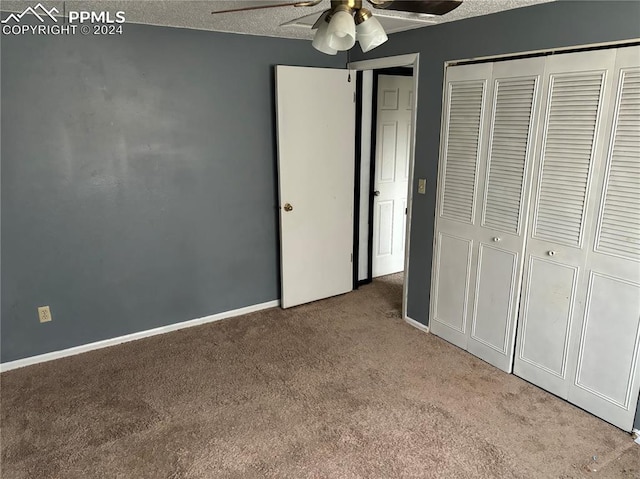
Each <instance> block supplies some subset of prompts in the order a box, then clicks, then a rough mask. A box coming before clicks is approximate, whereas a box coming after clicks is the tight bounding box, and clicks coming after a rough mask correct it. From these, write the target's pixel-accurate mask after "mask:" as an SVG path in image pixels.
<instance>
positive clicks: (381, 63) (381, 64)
mask: <svg viewBox="0 0 640 479" xmlns="http://www.w3.org/2000/svg"><path fill="white" fill-rule="evenodd" d="M419 58H420V54H419V53H411V54H408V55H398V56H394V57H384V58H374V59H372V60H362V61H359V62H351V63H349V64H348V65H347V68H349V69H350V70H380V69H383V68H392V67H406V66H411V67H413V117H412V118H411V146H410V148H409V150H410V151H409V186H408V191H407V226H406V229H405V242H404V251H405V256H404V282H403V285H402V318H403V319H404V320H405V321H407V322H409V321H408V320H409V319H410V318H409V316H408V315H407V299H408V295H409V258H410V256H411V251H410V249H409V244H410V241H411V212H412V209H413V170H414V163H415V152H416V124H417V119H418V118H417V117H418V74H419V71H418V64H419ZM411 321H412V322H413V323H415V322H416V321H415V320H411Z"/></svg>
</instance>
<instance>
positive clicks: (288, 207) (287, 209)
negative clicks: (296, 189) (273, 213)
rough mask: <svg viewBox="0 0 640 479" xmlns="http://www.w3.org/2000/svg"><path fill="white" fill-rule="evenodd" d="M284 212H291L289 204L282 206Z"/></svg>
mask: <svg viewBox="0 0 640 479" xmlns="http://www.w3.org/2000/svg"><path fill="white" fill-rule="evenodd" d="M284 210H285V211H291V210H293V206H291V205H290V204H289V203H285V204H284Z"/></svg>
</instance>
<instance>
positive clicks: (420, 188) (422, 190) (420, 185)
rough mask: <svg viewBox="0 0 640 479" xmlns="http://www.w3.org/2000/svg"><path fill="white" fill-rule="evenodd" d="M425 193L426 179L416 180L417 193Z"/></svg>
mask: <svg viewBox="0 0 640 479" xmlns="http://www.w3.org/2000/svg"><path fill="white" fill-rule="evenodd" d="M426 192H427V180H426V178H418V193H420V194H421V195H424V194H425V193H426Z"/></svg>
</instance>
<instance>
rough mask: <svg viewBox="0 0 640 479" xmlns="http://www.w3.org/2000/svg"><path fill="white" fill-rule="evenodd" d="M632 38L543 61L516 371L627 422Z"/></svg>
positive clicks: (636, 271) (634, 302)
mask: <svg viewBox="0 0 640 479" xmlns="http://www.w3.org/2000/svg"><path fill="white" fill-rule="evenodd" d="M639 58H640V49H638V48H636V47H631V48H621V49H618V50H615V49H613V50H602V51H595V52H585V53H574V54H567V55H561V56H558V57H550V58H549V59H548V60H547V64H546V70H545V81H544V88H543V98H544V99H545V100H544V101H545V104H546V108H545V111H544V112H543V115H544V128H542V129H541V131H540V137H539V139H538V145H539V148H538V152H537V155H536V171H535V174H534V182H533V191H535V192H536V194H535V197H534V198H532V199H533V202H534V204H533V207H532V209H531V214H530V221H531V227H530V230H529V235H528V236H529V237H528V238H527V244H526V254H525V257H526V261H525V268H524V283H523V299H522V314H521V318H520V325H519V333H518V336H519V337H518V345H517V354H516V359H515V373H516V374H517V375H518V376H521V377H523V378H525V379H527V380H529V381H531V382H533V383H534V384H537V385H539V386H541V387H543V388H544V389H547V390H548V391H551V392H553V393H554V394H556V395H558V396H560V397H562V398H565V399H568V400H569V401H570V402H572V403H574V404H577V405H578V406H580V407H582V408H584V409H586V410H587V411H590V412H592V413H593V414H595V415H597V416H599V417H601V418H603V419H605V420H607V421H609V422H611V423H612V424H615V425H616V426H618V427H620V428H622V429H625V430H630V429H631V427H632V424H633V418H634V415H635V409H636V403H637V399H638V388H639V385H640V384H639V383H640V381H639V379H640V376H639V374H640V370H639V369H638V367H637V366H638V340H639V338H640V263H638V261H639V260H640V72H639V70H640V69H639V68H638V67H639V65H638V59H639Z"/></svg>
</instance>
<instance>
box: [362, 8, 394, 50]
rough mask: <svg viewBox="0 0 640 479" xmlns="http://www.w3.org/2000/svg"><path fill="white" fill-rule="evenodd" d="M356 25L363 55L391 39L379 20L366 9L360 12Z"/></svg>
mask: <svg viewBox="0 0 640 479" xmlns="http://www.w3.org/2000/svg"><path fill="white" fill-rule="evenodd" d="M355 23H356V38H357V40H358V42H359V43H360V48H361V49H362V51H363V53H367V52H368V51H369V50H373V49H374V48H376V47H379V46H380V45H382V44H383V43H384V42H386V41H387V40H388V39H389V37H388V36H387V34H386V32H385V31H384V28H382V25H380V22H379V21H378V19H376V18H375V17H374V16H373V15H372V14H371V12H370V11H369V10H367V9H366V8H361V9H360V10H358V12H357V13H356V16H355Z"/></svg>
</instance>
